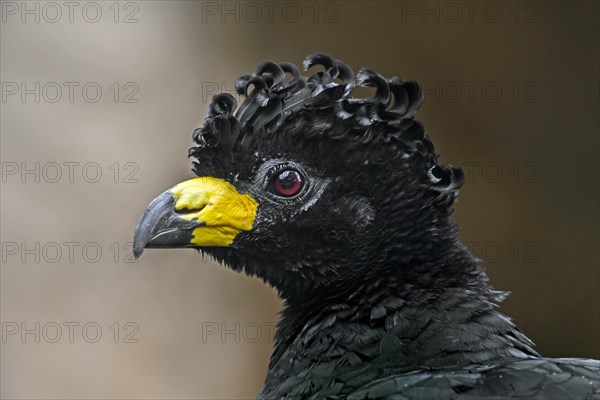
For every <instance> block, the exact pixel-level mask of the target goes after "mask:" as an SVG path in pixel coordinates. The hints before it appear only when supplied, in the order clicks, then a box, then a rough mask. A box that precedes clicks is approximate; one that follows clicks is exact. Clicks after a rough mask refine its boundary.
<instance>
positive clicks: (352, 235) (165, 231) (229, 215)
mask: <svg viewBox="0 0 600 400" xmlns="http://www.w3.org/2000/svg"><path fill="white" fill-rule="evenodd" d="M317 66H320V67H321V68H319V71H318V72H315V73H313V74H312V75H310V76H301V74H300V72H299V70H298V69H297V68H296V67H295V66H294V65H292V64H289V63H279V64H276V63H273V62H265V63H262V64H260V65H259V66H258V67H257V68H256V70H255V71H254V72H253V73H252V74H251V75H246V76H242V77H241V78H240V79H239V80H238V81H237V82H236V90H237V92H238V94H240V95H241V96H243V98H244V100H243V102H242V103H241V105H239V107H238V105H237V102H236V100H235V98H234V97H233V96H231V95H230V94H225V93H224V94H218V95H216V96H215V97H214V98H213V99H212V102H211V104H210V105H209V108H208V116H207V117H206V119H205V121H204V124H203V126H202V127H201V128H199V129H196V130H195V131H194V133H193V139H194V141H195V143H196V146H195V147H192V148H191V149H190V150H189V155H190V156H191V157H193V158H195V161H194V164H193V165H194V167H193V170H194V172H195V174H196V175H197V176H198V177H197V178H194V179H191V180H188V181H185V182H182V183H180V184H177V185H175V186H174V187H172V188H171V189H169V190H167V191H165V192H164V193H162V194H161V195H159V196H158V197H157V198H156V199H155V200H154V201H152V203H151V204H150V205H149V206H148V208H147V209H146V211H145V213H144V215H143V216H142V218H141V220H140V223H139V225H138V227H137V229H136V233H135V238H134V255H135V256H136V257H139V256H140V255H141V253H142V251H143V250H144V248H152V247H158V248H160V247H163V248H164V247H167V248H172V247H192V248H197V249H199V250H201V251H202V252H205V253H208V254H209V255H211V256H213V257H214V258H215V259H217V260H218V261H220V262H222V263H224V264H226V265H228V266H229V267H231V268H233V269H236V270H243V271H245V272H246V273H247V274H249V275H257V276H259V277H261V278H262V279H264V280H265V281H267V282H268V283H270V284H272V285H273V286H275V287H276V288H278V289H279V291H280V293H281V294H282V295H283V296H284V297H286V296H293V295H294V294H298V293H306V292H307V291H308V292H309V291H311V290H312V289H314V288H317V287H320V286H323V285H326V284H332V283H339V284H343V283H344V281H346V280H348V279H355V280H357V279H358V280H360V279H363V278H364V277H366V276H368V275H370V274H376V273H383V272H384V271H385V270H386V269H389V268H394V269H397V268H401V267H398V265H403V264H406V265H408V264H409V263H410V262H413V261H414V260H425V259H428V258H430V257H432V256H434V255H435V254H438V253H440V252H441V251H442V249H443V247H444V243H443V240H442V238H446V237H448V236H452V235H451V233H452V231H453V225H452V224H450V223H449V222H448V219H449V216H450V214H451V207H452V204H453V202H454V200H455V197H456V195H457V192H458V189H459V188H460V186H461V185H462V183H463V180H464V178H463V173H462V170H461V169H459V168H456V167H452V166H442V165H440V164H439V163H438V158H437V155H436V154H435V151H434V148H433V145H432V143H431V141H430V139H429V137H428V136H427V135H426V134H425V132H424V129H423V127H422V125H421V124H420V123H418V122H417V121H415V120H414V115H415V113H416V111H417V109H418V108H419V107H420V105H421V103H422V93H421V90H420V87H419V85H418V84H417V83H416V82H414V81H402V80H400V79H399V78H397V77H393V78H391V79H386V78H384V77H382V76H381V75H379V74H377V73H375V72H373V71H371V70H367V69H362V70H360V71H359V72H358V73H357V74H356V75H355V74H354V73H353V72H352V70H351V69H350V68H349V67H348V66H346V65H345V64H343V63H342V62H340V61H338V60H335V59H332V58H331V57H329V56H327V55H325V54H314V55H311V56H309V57H307V58H306V60H305V61H304V69H305V71H308V70H309V69H311V68H313V67H317ZM356 86H365V87H370V88H373V89H374V94H373V96H372V97H367V98H357V97H352V92H353V90H354V88H355V87H356Z"/></svg>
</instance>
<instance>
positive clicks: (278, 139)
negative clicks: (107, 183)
mask: <svg viewBox="0 0 600 400" xmlns="http://www.w3.org/2000/svg"><path fill="white" fill-rule="evenodd" d="M314 66H320V68H319V72H315V73H313V74H312V75H310V76H308V77H305V76H302V75H301V74H300V72H299V71H298V69H297V68H296V67H295V66H294V65H292V64H290V63H279V64H276V63H273V62H264V63H262V64H260V65H259V66H258V67H257V68H256V70H255V71H254V72H253V73H252V74H251V75H246V76H242V77H241V78H240V79H239V80H238V81H237V82H236V90H237V92H238V93H239V94H240V95H242V96H244V101H243V102H242V104H241V105H240V106H239V107H237V104H236V100H235V98H234V97H233V96H231V95H229V94H219V95H216V96H215V97H214V98H213V99H212V102H211V104H210V106H209V108H208V116H207V117H206V119H205V121H204V124H203V126H202V128H199V129H196V130H195V131H194V133H193V139H194V141H195V143H196V146H195V147H192V148H191V149H190V151H189V155H190V156H191V157H194V158H195V159H196V161H195V162H194V167H193V170H194V172H195V173H196V175H198V178H195V179H192V180H189V181H186V182H183V183H180V184H179V185H176V186H175V187H173V188H172V189H169V190H167V191H166V192H164V193H163V194H161V195H160V196H158V197H157V198H156V199H155V200H154V201H153V202H152V203H151V204H150V206H149V207H148V209H147V210H146V212H145V213H144V215H143V217H142V219H141V221H140V223H139V225H138V227H137V229H136V232H135V240H134V254H135V256H136V257H139V256H140V255H141V253H142V251H143V250H144V247H193V248H197V249H199V250H200V251H202V252H203V253H207V254H209V255H211V256H212V257H214V258H215V259H216V260H218V261H219V262H221V263H223V264H224V265H227V266H228V267H230V268H232V269H234V270H236V271H244V272H245V273H246V274H248V275H251V276H254V275H256V276H258V277H260V278H261V279H263V280H264V281H265V282H267V283H269V284H270V285H272V286H274V287H275V288H277V290H278V292H279V295H280V296H281V297H282V298H283V299H284V301H285V308H284V310H283V312H282V318H281V321H280V323H279V325H278V329H277V334H276V343H275V349H274V352H273V355H272V357H271V362H270V365H269V371H268V374H267V377H266V380H265V384H264V387H263V389H262V391H261V393H260V394H259V396H258V398H259V399H265V400H266V399H273V400H274V399H277V400H279V399H352V400H359V399H480V398H494V399H498V398H539V399H551V398H552V399H600V362H599V361H597V360H589V359H572V358H560V359H549V358H543V357H541V356H540V355H539V354H538V353H536V352H535V350H533V348H532V347H533V343H532V342H531V341H530V340H529V339H528V338H527V337H526V336H525V335H524V334H523V333H522V332H521V331H520V330H519V329H518V328H517V327H516V326H515V325H514V324H513V323H512V322H511V320H510V318H508V317H506V316H504V315H502V314H501V313H499V312H498V310H497V305H496V304H497V303H498V302H499V301H501V300H502V299H503V298H504V296H505V293H503V292H499V291H495V290H493V289H492V288H491V287H490V285H489V284H488V279H487V276H486V274H485V271H484V270H483V268H482V266H481V265H480V262H479V260H477V259H476V258H475V257H473V255H472V254H471V253H470V252H469V251H468V249H467V248H466V247H465V246H464V245H463V244H462V243H461V242H460V241H459V239H458V238H457V231H458V229H457V226H456V225H455V224H454V223H453V222H452V221H451V219H450V217H451V214H452V205H453V203H454V201H455V199H456V197H457V194H458V190H459V188H460V187H461V185H462V184H463V181H464V175H463V172H462V170H461V169H460V168H457V167H453V166H444V165H440V163H439V162H438V156H437V155H436V153H435V151H434V148H433V145H432V142H431V140H430V138H429V137H428V135H427V134H426V133H425V131H424V129H423V126H422V125H421V124H420V123H419V122H417V121H415V120H414V115H415V113H416V112H417V109H418V108H419V106H420V105H421V103H422V93H421V90H420V88H419V85H418V84H417V83H416V82H414V81H402V80H401V79H399V78H398V77H393V78H391V79H386V78H384V77H382V76H381V75H379V74H377V73H376V72H374V71H372V70H368V69H362V70H360V71H359V72H358V73H357V74H356V76H355V75H354V73H353V72H352V70H351V69H350V68H349V67H348V66H346V65H345V64H343V63H342V62H340V61H338V60H335V59H333V58H331V57H329V56H327V55H325V54H314V55H311V56H309V57H307V58H306V60H305V61H304V69H305V70H308V69H310V68H312V67H314ZM356 85H358V86H366V87H371V88H374V95H373V97H370V98H355V97H352V91H353V88H354V87H355V86H356Z"/></svg>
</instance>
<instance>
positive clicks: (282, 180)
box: [273, 170, 304, 197]
mask: <svg viewBox="0 0 600 400" xmlns="http://www.w3.org/2000/svg"><path fill="white" fill-rule="evenodd" d="M302 186H304V180H303V179H302V175H300V174H299V173H298V172H297V171H293V170H286V171H283V172H280V173H279V174H277V175H275V178H273V191H274V192H275V194H278V195H279V196H283V197H292V196H295V195H297V194H298V193H300V191H301V190H302Z"/></svg>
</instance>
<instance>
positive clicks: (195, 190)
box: [169, 177, 258, 246]
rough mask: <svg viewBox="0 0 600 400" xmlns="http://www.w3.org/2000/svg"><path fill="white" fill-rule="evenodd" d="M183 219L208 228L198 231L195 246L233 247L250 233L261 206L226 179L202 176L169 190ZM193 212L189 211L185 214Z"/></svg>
mask: <svg viewBox="0 0 600 400" xmlns="http://www.w3.org/2000/svg"><path fill="white" fill-rule="evenodd" d="M169 192H171V194H172V195H173V197H174V198H175V209H176V210H177V211H182V210H184V211H183V212H182V213H181V214H180V216H181V218H183V219H185V220H188V221H191V220H193V219H197V220H198V221H199V222H204V223H205V225H204V226H201V227H198V228H196V229H194V232H193V234H194V236H193V238H192V240H191V244H195V245H198V246H229V245H231V243H232V242H233V239H234V238H235V237H236V236H237V235H238V234H239V233H240V232H241V231H249V230H251V229H252V224H253V223H254V219H255V218H256V210H257V208H258V203H257V202H256V200H255V199H254V198H253V197H252V196H250V195H249V194H241V193H239V192H238V191H237V190H236V188H235V187H234V186H233V185H232V184H230V183H229V182H226V181H224V180H222V179H217V178H212V177H201V178H194V179H190V180H189V181H185V182H181V183H180V184H178V185H176V186H174V187H173V188H171V189H170V190H169ZM185 210H189V212H187V211H185Z"/></svg>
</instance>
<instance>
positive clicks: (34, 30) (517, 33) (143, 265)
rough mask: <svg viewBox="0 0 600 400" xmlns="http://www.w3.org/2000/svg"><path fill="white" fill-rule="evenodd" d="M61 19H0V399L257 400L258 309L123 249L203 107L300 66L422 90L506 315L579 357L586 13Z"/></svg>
mask: <svg viewBox="0 0 600 400" xmlns="http://www.w3.org/2000/svg"><path fill="white" fill-rule="evenodd" d="M73 3H74V5H73V6H66V5H64V4H63V3H62V2H58V3H46V2H36V1H28V2H20V1H19V2H11V1H2V2H1V7H2V8H1V12H2V24H1V81H2V103H1V159H2V174H3V175H2V194H1V200H2V204H1V213H2V215H1V217H2V225H1V227H2V228H1V236H2V269H1V320H2V342H1V343H0V344H1V359H0V361H1V375H0V377H1V387H2V389H1V393H0V395H1V397H2V398H6V399H32V398H40V399H42V398H43V399H45V398H65V399H99V398H102V399H109V398H121V399H129V398H131V399H133V398H139V399H148V398H154V399H170V398H180V399H182V398H185V399H188V398H189V399H192V398H193V399H242V398H244V399H247V398H254V397H255V396H256V394H257V393H258V391H259V389H260V387H261V385H262V380H263V378H264V375H265V371H266V368H267V363H268V359H269V355H270V351H271V345H272V343H271V334H272V332H271V330H272V325H273V323H274V322H276V321H277V318H278V316H277V312H278V310H279V309H280V302H279V300H278V299H277V296H276V293H275V292H274V291H273V290H272V289H270V288H268V287H265V286H264V285H263V284H262V283H261V282H259V281H257V280H254V279H250V278H247V277H245V276H243V275H240V274H236V273H233V272H231V271H228V270H226V269H225V268H222V267H219V266H218V265H215V264H214V263H212V262H210V261H208V260H203V259H202V257H201V256H199V255H197V254H196V253H195V252H194V251H192V250H179V251H177V250H173V251H171V250H169V251H167V250H165V251H148V252H146V253H145V254H144V256H143V257H142V259H141V260H140V261H139V262H137V263H129V262H126V261H128V259H129V253H130V251H131V248H130V247H127V246H128V242H130V241H131V240H132V236H133V231H134V228H135V225H136V223H137V221H138V218H139V217H140V215H141V213H142V211H143V210H144V208H145V207H146V205H147V204H148V202H149V201H150V200H151V199H152V198H153V197H154V196H155V195H156V194H158V193H160V192H162V191H163V190H164V189H166V188H168V187H170V186H172V185H173V184H174V183H176V182H179V181H181V180H183V179H186V178H189V177H190V176H191V172H190V162H189V160H187V159H186V151H187V148H188V147H189V146H190V145H191V144H192V141H191V132H192V130H193V129H194V128H195V127H197V126H199V125H200V124H201V122H202V119H203V118H204V115H205V108H206V104H207V99H208V98H210V96H211V95H212V94H213V93H214V92H215V91H216V88H219V91H220V90H226V91H232V90H233V87H234V86H233V83H234V81H235V79H236V78H237V77H238V76H240V75H242V74H246V73H249V72H251V71H252V70H253V69H254V67H255V66H256V65H257V64H258V63H259V62H261V61H264V60H266V59H271V60H274V61H292V62H294V63H296V64H299V63H301V61H302V59H303V58H304V56H305V55H307V54H308V53H311V52H315V51H324V52H328V53H330V54H332V55H333V56H335V57H336V58H339V59H341V60H343V61H345V62H346V63H348V64H349V65H350V66H352V67H353V68H354V69H355V70H358V69H359V68H360V67H363V66H364V67H369V68H373V69H375V70H376V71H378V72H380V73H382V74H385V75H388V76H391V75H399V76H400V77H401V78H403V79H416V80H418V81H420V82H421V83H422V84H423V86H424V89H425V96H426V101H425V105H424V106H423V108H422V109H421V111H420V113H419V119H420V120H421V121H423V122H424V123H425V126H426V129H427V131H428V133H429V134H430V136H431V137H432V138H433V140H434V142H435V144H436V148H437V150H438V151H439V153H440V154H441V155H442V161H444V162H452V163H455V164H459V165H462V166H463V167H465V168H466V169H467V172H468V175H469V181H468V182H467V184H466V186H465V187H464V189H463V190H462V192H461V197H460V202H459V203H458V204H457V207H456V208H457V212H456V214H455V215H456V220H457V221H458V222H459V223H460V225H461V227H462V237H463V239H464V240H465V241H466V242H468V244H469V246H471V247H472V249H473V251H474V253H475V254H476V255H477V256H478V257H480V258H482V259H483V260H484V261H485V262H486V266H487V268H488V271H489V275H490V279H491V281H492V283H493V284H494V286H495V287H496V288H498V289H501V290H511V291H512V295H511V296H510V297H509V298H508V299H507V300H506V301H505V302H504V303H503V304H502V309H503V311H505V312H506V313H507V314H508V315H510V316H511V317H513V318H514V320H515V321H516V322H517V324H519V325H520V326H521V327H522V328H523V329H524V330H525V332H526V333H527V334H528V335H530V337H532V339H533V340H534V341H535V342H536V344H537V349H538V350H539V351H540V352H541V353H542V354H544V355H546V356H553V357H566V356H573V357H574V356H577V357H595V358H599V357H600V312H599V311H600V310H599V307H600V283H599V282H600V275H599V274H600V272H599V253H598V239H599V232H598V225H599V224H598V222H599V215H598V204H599V199H598V182H599V176H598V171H599V162H598V149H599V146H598V132H599V119H598V106H599V99H598V87H599V82H598V68H599V63H598V57H599V56H598V55H599V53H600V52H599V43H598V42H599V38H598V32H599V5H598V3H597V2H595V1H589V2H577V1H564V2H496V3H486V2H478V1H474V2H466V3H462V2H451V3H447V2H437V1H428V2H421V1H398V2H377V1H348V2H327V1H324V2H279V1H274V2H266V3H265V2H254V3H244V2H200V1H181V2H176V1H175V2H166V1H138V2H120V3H114V2H97V3H86V2H81V3H80V2H73ZM90 4H91V5H90ZM69 7H72V8H69ZM36 20H37V21H36ZM36 85H38V86H36ZM98 88H99V90H101V96H99V95H98V93H99V92H98ZM71 89H72V93H69V92H70V90H71ZM36 163H37V164H36ZM28 171H29V172H28ZM98 173H101V175H100V176H98ZM117 249H118V250H117ZM98 251H100V252H101V253H98ZM115 323H116V324H115ZM128 323H131V324H128ZM36 324H39V325H36ZM100 330H101V332H100ZM136 340H137V343H135V341H136ZM38 342H39V343H38Z"/></svg>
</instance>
